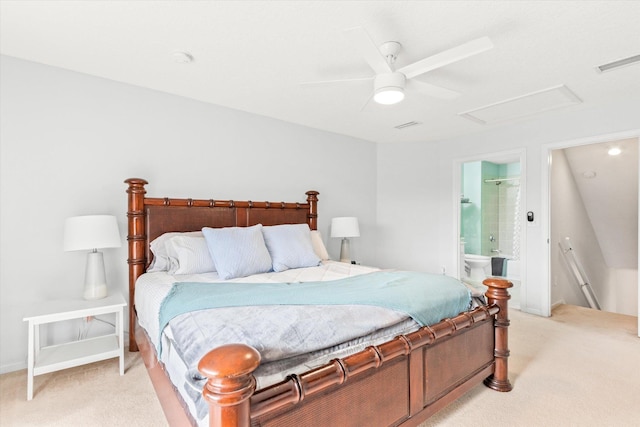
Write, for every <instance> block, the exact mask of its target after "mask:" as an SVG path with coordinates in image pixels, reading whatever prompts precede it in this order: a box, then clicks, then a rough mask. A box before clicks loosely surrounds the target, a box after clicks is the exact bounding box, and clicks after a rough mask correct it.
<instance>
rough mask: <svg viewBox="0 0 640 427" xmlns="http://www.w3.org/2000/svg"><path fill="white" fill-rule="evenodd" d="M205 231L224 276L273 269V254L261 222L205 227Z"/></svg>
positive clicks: (231, 276)
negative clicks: (271, 255)
mask: <svg viewBox="0 0 640 427" xmlns="http://www.w3.org/2000/svg"><path fill="white" fill-rule="evenodd" d="M202 234H203V235H204V239H205V240H206V242H207V247H208V248H209V253H210V254H211V257H212V258H213V261H214V263H215V265H216V271H217V272H218V276H219V277H220V278H221V279H224V280H228V279H233V278H236V277H245V276H250V275H252V274H259V273H266V272H268V271H271V257H270V256H269V251H268V250H267V247H266V245H265V244H264V237H263V236H262V224H257V225H254V226H252V227H224V228H209V227H205V228H203V229H202Z"/></svg>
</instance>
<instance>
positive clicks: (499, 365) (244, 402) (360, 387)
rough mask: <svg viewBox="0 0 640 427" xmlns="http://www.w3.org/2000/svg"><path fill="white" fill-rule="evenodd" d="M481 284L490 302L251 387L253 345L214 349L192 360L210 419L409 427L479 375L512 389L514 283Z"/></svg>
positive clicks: (217, 422) (219, 425) (214, 426)
mask: <svg viewBox="0 0 640 427" xmlns="http://www.w3.org/2000/svg"><path fill="white" fill-rule="evenodd" d="M484 284H485V285H487V286H488V287H489V290H488V291H487V293H486V296H487V299H488V304H487V305H486V306H482V307H479V308H477V309H475V310H473V311H470V312H465V313H461V314H459V315H458V316H456V317H454V318H451V319H445V320H443V321H441V322H439V323H437V324H435V325H431V326H426V327H423V328H421V329H419V330H418V331H416V332H413V333H411V334H407V335H401V336H398V337H396V338H395V339H393V340H391V341H389V342H386V343H383V344H381V345H379V346H371V347H368V348H366V349H365V350H363V351H361V352H359V353H356V354H354V355H352V356H349V357H346V358H344V359H335V360H333V361H331V362H330V363H328V364H326V365H324V366H321V367H319V368H316V369H313V370H311V371H308V372H305V373H303V374H300V375H292V376H290V377H288V379H286V380H285V381H283V382H281V383H278V384H275V385H273V386H271V387H267V388H265V389H261V390H258V391H257V392H256V391H255V379H254V378H253V375H252V372H253V371H254V370H255V369H256V368H257V367H258V365H259V363H260V355H259V353H258V352H257V351H256V350H254V349H253V348H251V347H249V346H246V345H243V344H232V345H227V346H223V347H219V348H216V349H214V350H212V351H211V352H209V353H208V354H207V355H205V356H204V357H203V358H202V359H201V361H200V363H199V366H198V368H199V370H200V371H201V373H202V374H203V375H205V376H206V377H207V378H208V382H207V383H206V385H205V387H204V390H203V396H204V398H205V400H206V401H207V402H208V404H209V406H210V415H209V421H210V426H211V427H249V426H253V427H258V426H289V425H294V424H295V425H340V426H354V427H356V426H360V425H394V426H398V425H403V426H415V425H418V424H419V423H421V422H422V421H424V420H425V419H427V418H428V417H429V416H430V415H432V414H433V413H435V412H437V411H438V410H440V409H441V408H443V407H444V406H446V405H447V404H449V403H450V402H452V401H453V400H455V399H457V398H458V397H459V396H460V395H462V394H463V393H465V392H466V391H468V390H469V389H471V388H472V387H474V386H475V385H476V384H478V383H479V382H481V381H483V380H484V383H485V385H487V386H488V387H490V388H492V389H494V390H497V391H510V390H511V389H512V386H511V383H510V382H509V378H508V364H507V361H508V357H509V349H508V341H507V328H508V326H509V319H508V308H507V301H508V300H509V298H510V296H509V293H508V291H507V290H508V289H509V288H510V287H511V286H513V285H512V284H511V283H510V282H508V281H506V280H502V279H497V278H491V279H487V280H485V282H484ZM292 422H294V424H291V423H292Z"/></svg>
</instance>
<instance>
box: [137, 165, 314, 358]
mask: <svg viewBox="0 0 640 427" xmlns="http://www.w3.org/2000/svg"><path fill="white" fill-rule="evenodd" d="M125 183H126V184H128V186H129V187H128V188H127V194H128V210H127V223H128V233H127V241H128V248H129V255H128V259H127V263H128V264H129V350H130V351H137V348H138V347H137V344H136V342H135V326H136V324H137V320H136V314H135V306H134V295H135V284H136V280H137V279H138V277H139V276H140V275H141V274H142V273H144V272H145V271H146V269H147V267H148V266H149V263H150V262H151V260H152V257H153V255H152V253H151V250H150V246H149V244H150V243H151V241H152V240H153V239H155V238H156V237H158V236H160V235H161V234H163V233H167V232H170V231H178V232H184V231H196V230H201V229H202V227H212V228H219V227H247V226H252V225H256V224H262V225H278V224H304V223H306V224H309V228H310V229H312V230H317V228H318V210H317V209H318V194H319V193H318V192H317V191H307V192H306V195H307V201H306V203H295V202H293V203H291V202H253V201H250V200H248V201H236V200H214V199H209V200H204V199H200V200H196V199H172V198H168V197H164V198H150V197H145V194H146V193H147V191H146V189H145V185H146V184H148V182H147V181H145V180H144V179H140V178H129V179H127V180H125Z"/></svg>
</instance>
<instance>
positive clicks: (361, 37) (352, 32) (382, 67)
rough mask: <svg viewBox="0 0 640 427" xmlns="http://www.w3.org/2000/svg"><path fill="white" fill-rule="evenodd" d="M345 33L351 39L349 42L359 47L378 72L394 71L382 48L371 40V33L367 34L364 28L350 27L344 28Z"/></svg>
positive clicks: (365, 58)
mask: <svg viewBox="0 0 640 427" xmlns="http://www.w3.org/2000/svg"><path fill="white" fill-rule="evenodd" d="M344 35H345V37H346V38H347V40H349V42H350V43H351V44H352V45H353V46H354V47H355V48H356V49H358V51H359V52H360V54H361V55H362V56H363V57H364V60H365V61H367V64H369V66H370V67H371V68H372V69H373V71H375V72H376V73H377V74H380V73H391V72H393V70H392V69H391V67H390V66H389V64H387V61H386V60H385V59H384V57H383V56H382V54H381V53H380V50H379V49H378V47H377V46H376V45H375V43H374V42H373V40H371V37H369V34H367V32H366V31H365V29H364V28H362V27H355V28H349V29H347V30H344Z"/></svg>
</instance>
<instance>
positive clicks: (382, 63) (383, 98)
mask: <svg viewBox="0 0 640 427" xmlns="http://www.w3.org/2000/svg"><path fill="white" fill-rule="evenodd" d="M344 35H345V37H346V38H347V40H349V41H350V42H351V43H352V44H353V45H354V46H355V47H356V48H357V49H358V50H359V51H360V54H361V55H362V56H363V57H364V60H365V61H366V62H367V63H368V64H369V66H370V67H371V68H372V69H373V71H375V73H376V74H375V75H374V76H371V77H365V78H357V79H343V80H331V81H324V82H315V83H313V84H318V83H340V82H353V81H363V80H373V92H372V94H371V96H370V97H369V99H368V100H367V102H366V104H365V107H366V106H367V104H369V102H370V101H371V98H373V100H374V101H375V102H377V103H379V104H383V105H392V104H397V103H398V102H400V101H402V100H403V99H404V90H405V88H408V89H410V90H416V91H419V92H421V93H423V94H425V95H428V96H432V97H436V98H442V99H452V98H455V97H457V96H459V95H460V93H459V92H456V91H454V90H450V89H446V88H443V87H440V86H436V85H433V84H430V83H426V82H423V81H420V80H415V79H413V78H414V77H416V76H419V75H421V74H424V73H426V72H429V71H432V70H435V69H436V68H440V67H444V66H445V65H449V64H452V63H454V62H458V61H461V60H463V59H465V58H468V57H470V56H473V55H477V54H479V53H482V52H484V51H486V50H489V49H491V48H492V47H493V43H492V42H491V40H490V39H489V37H481V38H479V39H475V40H472V41H470V42H467V43H465V44H462V45H460V46H457V47H454V48H452V49H449V50H445V51H444V52H440V53H438V54H435V55H433V56H429V57H427V58H424V59H421V60H419V61H417V62H414V63H413V64H409V65H406V66H404V67H402V68H400V69H396V68H395V66H394V64H395V61H396V58H397V57H398V53H399V52H400V50H401V48H402V45H401V44H400V43H399V42H396V41H389V42H385V43H383V44H382V45H381V46H380V47H377V46H376V45H375V43H374V42H373V41H372V40H371V38H370V37H369V34H367V32H366V30H365V29H364V28H362V27H355V28H350V29H347V30H345V31H344ZM363 108H364V107H363Z"/></svg>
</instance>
